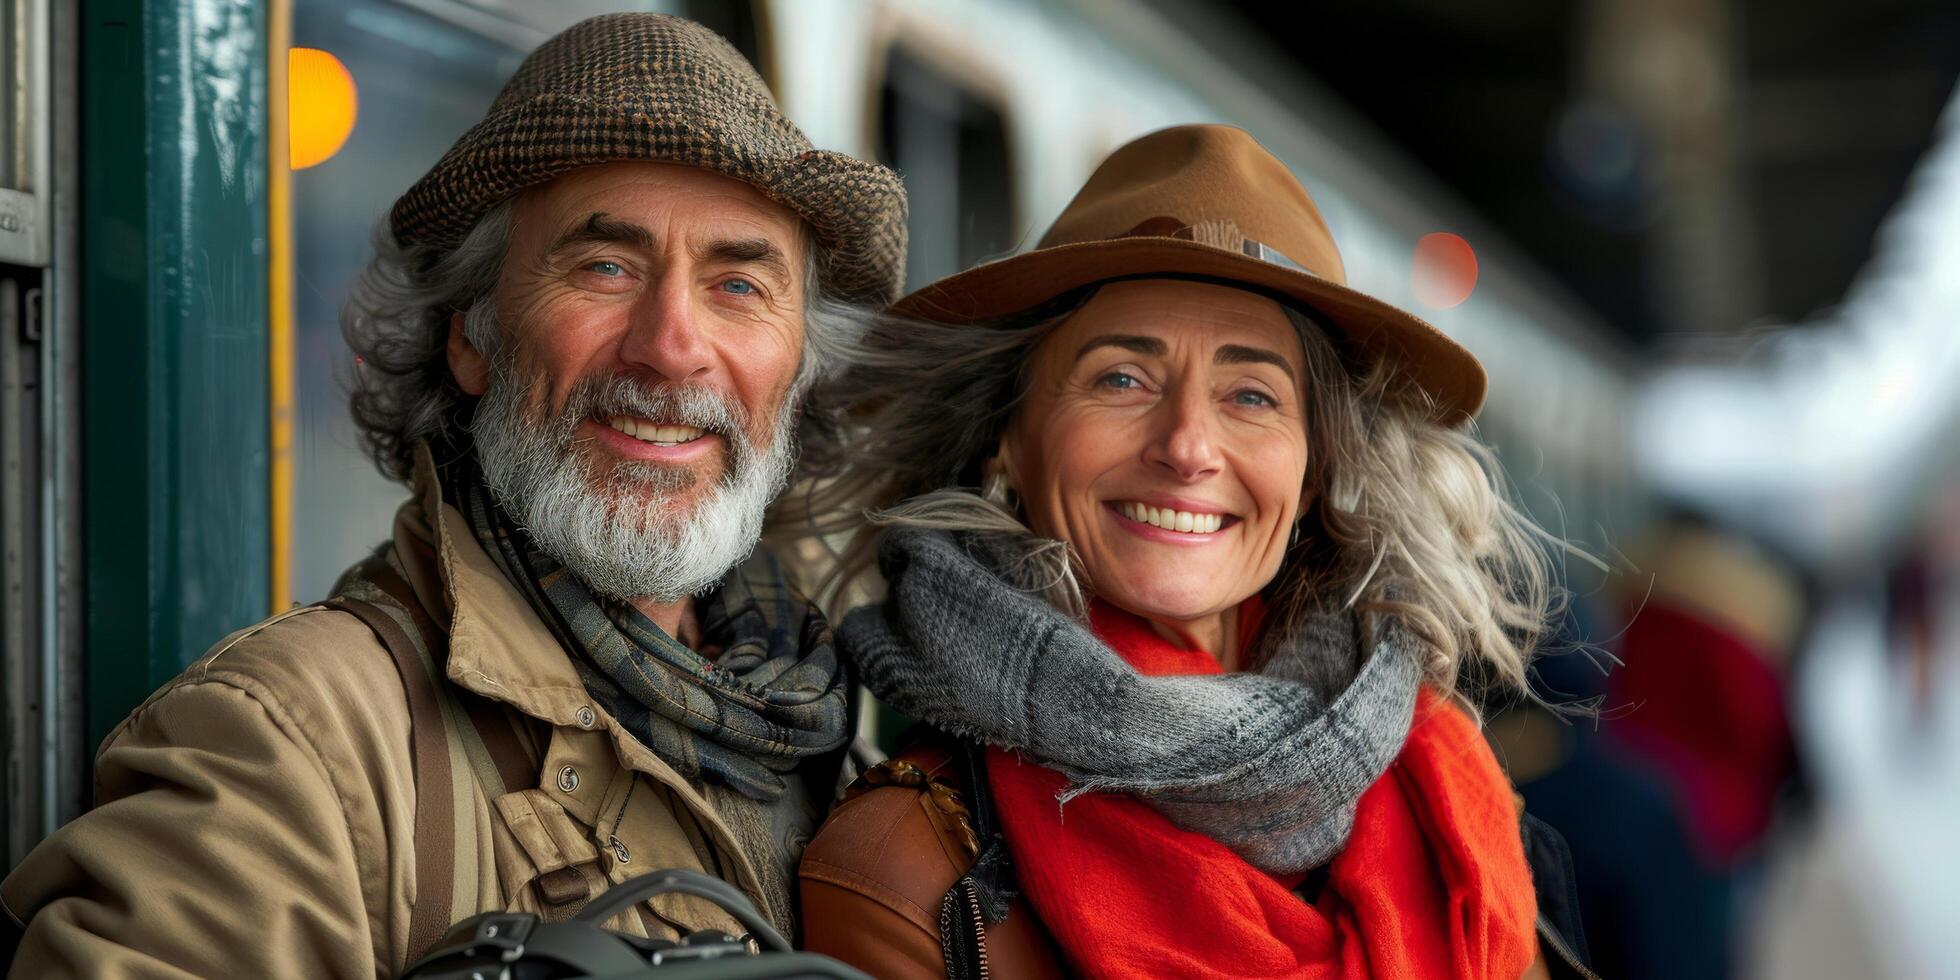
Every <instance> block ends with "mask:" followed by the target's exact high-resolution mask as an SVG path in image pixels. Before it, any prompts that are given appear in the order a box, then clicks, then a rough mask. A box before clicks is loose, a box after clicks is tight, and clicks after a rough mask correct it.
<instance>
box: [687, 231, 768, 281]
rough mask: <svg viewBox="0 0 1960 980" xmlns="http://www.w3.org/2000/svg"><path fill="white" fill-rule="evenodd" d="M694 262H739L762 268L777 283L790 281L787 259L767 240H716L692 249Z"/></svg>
mask: <svg viewBox="0 0 1960 980" xmlns="http://www.w3.org/2000/svg"><path fill="white" fill-rule="evenodd" d="M693 252H694V261H696V262H702V263H707V262H739V263H744V264H749V265H759V266H762V267H763V269H764V270H766V271H767V272H769V273H770V274H771V275H773V276H774V277H775V278H776V279H777V280H778V281H779V282H781V283H783V284H785V285H787V284H788V283H789V281H790V274H789V257H788V256H787V255H784V254H783V250H782V249H781V248H778V247H777V246H776V243H775V242H772V241H770V240H769V239H767V238H718V239H715V240H714V241H710V242H707V243H704V244H702V245H700V246H697V247H695V248H694V249H693Z"/></svg>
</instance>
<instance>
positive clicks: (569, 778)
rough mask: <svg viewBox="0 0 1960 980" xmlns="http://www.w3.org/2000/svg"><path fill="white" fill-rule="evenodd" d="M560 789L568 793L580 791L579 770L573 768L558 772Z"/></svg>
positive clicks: (569, 767)
mask: <svg viewBox="0 0 1960 980" xmlns="http://www.w3.org/2000/svg"><path fill="white" fill-rule="evenodd" d="M558 788H559V789H561V790H564V791H565V792H567V793H569V792H571V791H573V790H575V789H578V770H577V769H573V768H572V767H571V766H566V767H565V768H563V769H560V770H558Z"/></svg>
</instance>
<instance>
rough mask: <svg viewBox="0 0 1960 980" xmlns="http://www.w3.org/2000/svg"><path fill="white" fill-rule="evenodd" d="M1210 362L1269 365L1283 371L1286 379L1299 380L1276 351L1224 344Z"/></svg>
mask: <svg viewBox="0 0 1960 980" xmlns="http://www.w3.org/2000/svg"><path fill="white" fill-rule="evenodd" d="M1211 362H1212V363H1213V364H1271V365H1273V366H1274V367H1277V368H1279V369H1280V370H1282V371H1285V372H1286V376H1287V377H1288V378H1291V379H1293V380H1294V381H1298V380H1300V377H1299V375H1298V374H1296V373H1294V370H1293V365H1292V364H1290V363H1288V362H1287V360H1286V358H1284V357H1281V356H1280V355H1279V352H1278V351H1270V350H1267V349H1266V348H1264V347H1243V346H1240V345H1238V344H1225V345H1222V346H1220V347H1219V348H1218V353H1217V354H1216V355H1213V357H1212V359H1211Z"/></svg>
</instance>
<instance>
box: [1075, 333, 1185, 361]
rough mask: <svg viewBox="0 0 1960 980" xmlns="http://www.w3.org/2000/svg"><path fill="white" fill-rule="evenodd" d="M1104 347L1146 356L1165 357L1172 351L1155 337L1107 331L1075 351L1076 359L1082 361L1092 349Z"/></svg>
mask: <svg viewBox="0 0 1960 980" xmlns="http://www.w3.org/2000/svg"><path fill="white" fill-rule="evenodd" d="M1103 347H1121V348H1123V349H1124V350H1126V351H1130V352H1131V353H1135V354H1142V355H1145V356H1146V357H1163V356H1164V355H1165V354H1168V353H1170V350H1171V349H1170V345H1168V344H1166V343H1164V342H1163V341H1161V340H1158V339H1157V338H1155V337H1142V336H1138V335H1136V334H1127V333H1106V334H1103V335H1102V336H1100V337H1092V338H1090V339H1089V342H1088V343H1086V344H1083V345H1082V349H1081V350H1078V351H1076V352H1075V359H1076V360H1078V361H1080V360H1082V359H1083V358H1085V357H1087V356H1089V352H1090V351H1093V350H1098V349H1100V348H1103Z"/></svg>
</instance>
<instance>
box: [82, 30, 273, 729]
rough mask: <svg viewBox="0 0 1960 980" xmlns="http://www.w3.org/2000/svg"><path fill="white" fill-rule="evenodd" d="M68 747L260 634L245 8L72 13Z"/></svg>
mask: <svg viewBox="0 0 1960 980" xmlns="http://www.w3.org/2000/svg"><path fill="white" fill-rule="evenodd" d="M83 12H84V13H83V26H82V44H83V57H82V72H83V78H82V100H83V111H82V119H83V127H84V128H83V132H82V182H83V196H82V201H83V236H84V237H83V245H82V251H83V264H82V265H83V267H82V294H83V305H82V316H83V325H82V336H83V348H84V350H83V357H84V369H83V370H84V378H85V395H84V403H83V412H84V418H83V465H84V469H85V473H84V487H85V493H86V494H87V497H86V501H85V503H86V517H85V520H86V522H87V525H86V535H87V542H88V543H87V582H88V586H87V588H88V634H87V654H86V657H87V660H86V670H87V674H88V713H89V718H88V729H89V737H90V739H91V742H92V743H94V742H99V741H100V739H101V738H102V736H103V735H105V734H106V733H107V732H108V730H109V729H110V728H111V727H113V726H114V725H115V724H116V722H118V721H119V720H120V719H121V718H122V717H123V716H124V715H126V714H127V713H128V712H129V710H130V709H131V708H133V707H135V706H136V704H137V703H139V702H140V701H141V700H142V699H143V698H144V697H145V696H147V695H148V694H149V693H150V691H152V690H153V689H155V688H156V687H157V686H159V685H161V684H162V683H163V682H164V681H166V680H168V679H169V678H171V677H172V676H174V675H175V674H177V673H178V672H179V671H180V670H182V669H183V667H184V665H185V664H187V663H189V662H190V661H191V660H193V659H195V658H196V657H197V656H198V655H199V654H201V653H202V652H203V651H204V649H205V648H206V647H208V646H210V644H211V643H212V642H214V641H216V640H217V639H219V638H220V637H222V636H223V635H224V634H225V633H227V632H229V631H231V630H234V629H237V628H239V627H241V626H244V625H246V624H249V623H251V622H253V621H255V620H258V619H260V618H261V617H263V616H264V615H265V613H266V609H265V596H266V594H267V592H266V589H267V585H266V582H267V574H268V562H269V556H268V523H267V520H268V500H267V491H266V487H267V482H266V480H267V472H268V471H267V463H268V459H267V452H268V448H267V447H268V443H267V425H268V421H267V397H268V396H267V384H268V382H267V370H266V338H267V329H266V309H267V307H266V266H265V262H266V220H267V218H266V146H265V119H266V17H265V9H264V3H263V0H153V2H149V3H143V2H139V0H88V2H87V4H86V5H85V6H84V7H83Z"/></svg>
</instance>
